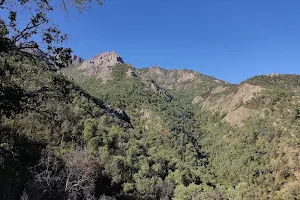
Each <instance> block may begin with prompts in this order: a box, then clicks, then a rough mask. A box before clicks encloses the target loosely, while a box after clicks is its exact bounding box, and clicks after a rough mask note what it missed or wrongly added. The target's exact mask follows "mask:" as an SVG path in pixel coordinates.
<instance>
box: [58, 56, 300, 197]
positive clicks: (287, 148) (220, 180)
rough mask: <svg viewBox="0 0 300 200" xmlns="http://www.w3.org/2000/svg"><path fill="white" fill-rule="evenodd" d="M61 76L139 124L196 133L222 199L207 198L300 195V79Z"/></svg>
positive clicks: (137, 73) (158, 73) (180, 73)
mask: <svg viewBox="0 0 300 200" xmlns="http://www.w3.org/2000/svg"><path fill="white" fill-rule="evenodd" d="M118 57H119V55H118ZM93 59H97V57H95V58H93ZM115 60H116V58H115ZM87 62H88V61H87ZM102 70H103V71H104V74H105V76H103V75H102ZM86 71H93V72H95V73H86ZM64 73H66V74H67V75H68V76H70V77H72V78H73V79H74V81H75V82H77V83H78V84H79V85H81V86H82V87H83V88H84V89H85V90H86V91H89V92H90V93H91V94H93V95H95V96H97V97H99V98H101V99H105V101H106V102H109V103H110V104H112V105H115V106H119V105H122V106H123V107H124V108H125V109H126V111H127V112H128V113H129V116H131V118H132V121H133V124H134V125H133V126H134V127H144V128H145V129H146V131H147V132H161V131H162V132H164V131H167V132H168V131H170V132H174V134H177V135H180V134H183V135H185V134H186V135H191V136H193V138H194V139H193V140H196V141H197V145H199V147H200V148H201V151H203V155H205V157H206V160H207V162H208V165H209V166H206V167H207V169H208V171H209V174H210V175H212V176H213V177H215V178H213V179H210V178H209V180H210V181H212V182H213V185H214V187H215V192H216V191H218V192H217V193H218V194H219V193H220V194H222V195H220V196H222V197H220V196H218V198H217V197H216V198H213V197H211V198H209V199H222V198H224V199H227V198H229V199H265V198H271V199H293V198H294V199H297V198H298V197H297V195H298V193H297V192H296V190H297V189H296V188H299V187H300V184H299V181H300V178H299V176H298V173H299V172H300V168H298V167H296V166H297V165H298V164H300V163H299V158H300V157H299V155H300V154H299V153H300V149H299V146H298V144H299V137H300V135H299V133H300V129H299V127H300V120H299V113H300V111H299V108H300V101H299V98H300V93H299V89H300V88H299V85H300V76H299V75H279V74H270V75H263V76H257V77H253V78H250V79H248V80H245V81H244V82H242V83H241V84H238V85H237V84H230V83H227V82H225V81H222V80H218V79H216V78H214V77H211V76H207V75H204V74H201V73H198V72H195V71H192V70H187V69H182V70H166V69H163V68H160V67H157V66H153V67H150V68H141V69H136V68H134V67H133V66H131V65H128V64H125V63H116V64H115V65H113V64H112V65H111V66H105V67H103V68H98V67H96V68H95V66H94V65H90V66H88V67H86V66H85V67H81V66H78V67H77V68H69V69H66V70H65V71H64ZM107 77H109V79H108V78H107ZM158 88H159V89H158ZM158 90H162V91H163V92H157V91H158ZM166 96H169V97H170V98H166ZM153 97H155V99H156V100H153ZM165 129H167V130H165ZM195 135H197V136H195ZM145 137H146V136H145ZM217 185H218V186H217ZM192 187H193V186H191V185H185V187H184V188H181V189H178V188H177V186H176V189H175V193H176V194H175V196H176V195H179V194H178V192H179V191H178V190H180V192H184V191H189V192H190V194H193V195H196V194H195V193H193V192H192V191H191V190H193V189H191V188H192ZM137 190H138V189H137ZM197 190H201V189H197ZM189 192H187V193H189ZM214 195H217V194H216V193H214ZM179 196H180V195H179ZM212 196H213V195H212ZM175 199H176V198H175ZM177 199H193V198H191V197H188V195H187V196H185V195H182V196H180V197H177Z"/></svg>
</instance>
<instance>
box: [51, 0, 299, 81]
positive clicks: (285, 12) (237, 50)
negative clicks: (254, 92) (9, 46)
mask: <svg viewBox="0 0 300 200" xmlns="http://www.w3.org/2000/svg"><path fill="white" fill-rule="evenodd" d="M299 9H300V1H299V0H184V1H183V0H106V1H105V4H104V6H102V7H98V6H93V7H92V9H91V10H89V11H88V12H85V13H83V14H80V15H79V14H75V13H73V12H71V13H70V16H69V18H68V19H65V18H64V16H63V15H61V14H60V15H57V16H56V17H55V21H56V22H57V23H58V24H60V26H61V28H62V29H63V30H64V31H66V32H68V33H70V40H69V41H68V42H67V45H68V46H70V47H71V48H72V49H73V50H74V53H75V54H77V55H79V56H81V57H83V58H85V59H88V58H91V57H93V56H95V55H96V54H98V53H101V52H104V51H116V52H117V53H119V54H120V55H121V56H122V57H123V60H124V61H125V62H127V63H131V64H133V65H134V66H135V67H137V68H140V67H150V66H152V65H157V66H160V67H163V68H167V69H182V68H187V69H192V70H196V71H198V72H200V73H203V74H207V75H211V76H215V77H216V78H219V79H223V80H225V81H228V82H231V83H239V82H241V81H243V80H245V79H247V78H250V77H252V76H255V75H259V74H268V73H272V72H277V73H293V74H300V11H299Z"/></svg>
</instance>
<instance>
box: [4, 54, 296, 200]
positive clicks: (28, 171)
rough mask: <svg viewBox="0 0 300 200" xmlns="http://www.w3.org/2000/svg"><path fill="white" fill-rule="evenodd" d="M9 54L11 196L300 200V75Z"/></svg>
mask: <svg viewBox="0 0 300 200" xmlns="http://www.w3.org/2000/svg"><path fill="white" fill-rule="evenodd" d="M72 59H73V61H74V62H73V63H74V65H72V66H70V67H68V68H66V69H63V70H62V71H61V72H57V71H53V69H52V68H50V66H49V65H48V64H47V63H46V62H44V61H41V60H38V59H37V58H35V57H32V56H30V55H28V54H23V53H20V52H14V51H11V52H8V53H1V56H0V64H1V65H0V66H1V68H0V69H1V71H0V75H1V93H0V95H1V100H0V113H1V126H0V130H1V138H0V153H1V154H0V156H1V157H0V166H1V167H0V186H1V187H0V188H1V189H0V194H1V195H2V196H1V198H2V199H20V196H22V198H25V199H26V198H30V199H90V198H92V199H93V198H96V199H175V200H181V199H191V200H192V199H266V198H270V199H298V198H299V197H300V194H299V193H298V191H299V186H300V184H299V182H300V176H299V174H300V168H299V166H300V165H299V164H300V163H299V162H300V157H299V155H300V154H299V153H300V152H299V142H300V128H299V127H300V94H299V85H300V78H299V76H298V75H267V76H257V77H253V78H251V79H249V80H246V81H244V82H242V83H241V84H240V85H233V84H229V83H226V82H224V81H221V80H217V79H215V78H213V77H211V76H206V75H203V74H200V73H198V72H194V71H190V70H165V69H162V68H159V67H152V68H149V69H147V68H143V69H135V68H134V67H133V66H131V65H129V64H125V63H124V62H123V59H122V58H121V57H120V56H119V55H118V54H116V53H115V52H112V53H105V54H99V55H98V56H96V57H95V58H92V59H91V60H83V59H81V58H80V57H77V56H73V57H72Z"/></svg>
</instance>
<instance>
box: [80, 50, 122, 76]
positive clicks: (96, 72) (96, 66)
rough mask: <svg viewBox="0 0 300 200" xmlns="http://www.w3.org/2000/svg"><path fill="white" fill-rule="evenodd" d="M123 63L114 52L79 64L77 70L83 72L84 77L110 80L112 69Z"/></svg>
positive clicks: (99, 55)
mask: <svg viewBox="0 0 300 200" xmlns="http://www.w3.org/2000/svg"><path fill="white" fill-rule="evenodd" d="M122 63H124V61H123V59H122V57H121V56H120V55H118V54H117V53H116V52H114V51H112V52H104V53H101V54H98V55H97V56H95V57H93V58H92V59H90V60H85V61H83V62H82V63H81V65H80V66H79V67H78V69H80V70H83V72H84V74H85V75H86V76H97V78H101V79H103V80H107V79H110V78H111V77H110V75H111V73H112V70H113V69H112V67H113V66H115V65H117V64H122Z"/></svg>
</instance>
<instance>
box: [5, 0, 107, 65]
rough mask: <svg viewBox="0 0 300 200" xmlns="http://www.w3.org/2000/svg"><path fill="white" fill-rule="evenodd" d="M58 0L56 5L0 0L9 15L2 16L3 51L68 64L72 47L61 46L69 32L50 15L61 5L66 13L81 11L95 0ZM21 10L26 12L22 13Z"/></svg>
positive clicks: (41, 0) (47, 0) (31, 0)
mask: <svg viewBox="0 0 300 200" xmlns="http://www.w3.org/2000/svg"><path fill="white" fill-rule="evenodd" d="M59 2H61V3H60V4H57V2H56V1H51V0H0V10H3V11H6V14H7V19H1V18H0V44H1V45H0V47H1V49H0V51H5V50H6V51H7V50H9V49H11V48H14V49H16V50H21V51H25V52H28V53H30V54H34V55H35V56H39V57H42V58H44V59H46V60H47V61H50V62H51V63H53V64H54V65H55V66H57V67H64V66H65V65H66V64H68V62H69V60H70V58H71V56H70V53H71V49H70V48H63V47H62V43H63V42H64V41H65V40H67V39H68V35H67V34H65V33H62V32H61V31H60V30H59V27H58V25H57V24H55V23H53V22H52V21H51V19H50V18H49V15H50V14H51V13H53V12H54V11H56V10H58V9H59V8H62V10H63V12H65V14H66V15H68V10H70V9H71V8H72V7H75V8H76V9H77V10H78V11H79V12H82V11H83V10H84V9H87V8H89V7H90V6H91V3H92V2H93V1H92V0H62V1H59ZM97 2H98V4H99V5H102V4H103V0H97ZM21 11H22V12H24V13H26V14H25V15H23V14H21ZM3 13H4V12H3ZM21 18H22V21H24V20H27V23H26V25H25V26H21V25H20V23H19V22H20V21H21ZM8 38H9V39H8Z"/></svg>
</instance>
